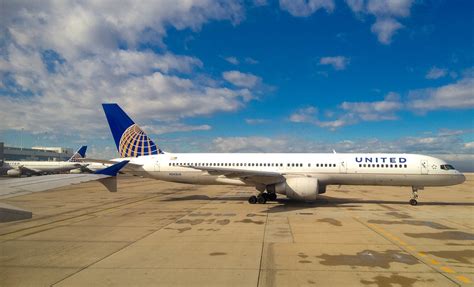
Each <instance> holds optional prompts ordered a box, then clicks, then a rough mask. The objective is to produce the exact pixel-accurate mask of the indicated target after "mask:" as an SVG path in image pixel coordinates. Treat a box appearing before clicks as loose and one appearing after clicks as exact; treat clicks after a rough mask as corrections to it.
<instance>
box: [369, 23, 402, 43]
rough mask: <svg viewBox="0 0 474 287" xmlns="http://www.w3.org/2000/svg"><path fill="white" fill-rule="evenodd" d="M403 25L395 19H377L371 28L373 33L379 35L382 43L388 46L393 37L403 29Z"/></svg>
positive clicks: (378, 37)
mask: <svg viewBox="0 0 474 287" xmlns="http://www.w3.org/2000/svg"><path fill="white" fill-rule="evenodd" d="M402 27H403V25H402V24H400V23H399V22H398V21H397V20H395V19H393V18H384V19H377V21H375V23H374V24H373V25H372V27H371V31H372V32H373V33H374V34H376V35H377V39H378V40H379V42H380V43H382V44H385V45H388V44H390V43H391V42H392V36H393V35H394V34H395V32H396V31H397V30H398V29H400V28H402Z"/></svg>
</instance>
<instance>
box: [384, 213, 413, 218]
mask: <svg viewBox="0 0 474 287" xmlns="http://www.w3.org/2000/svg"><path fill="white" fill-rule="evenodd" d="M385 214H386V215H390V216H393V217H396V218H400V219H407V218H412V217H411V216H410V215H408V214H406V213H404V212H403V213H402V212H396V211H392V212H387V213H385Z"/></svg>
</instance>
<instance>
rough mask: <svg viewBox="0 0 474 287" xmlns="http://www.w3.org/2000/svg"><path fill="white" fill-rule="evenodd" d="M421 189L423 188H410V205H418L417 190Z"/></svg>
mask: <svg viewBox="0 0 474 287" xmlns="http://www.w3.org/2000/svg"><path fill="white" fill-rule="evenodd" d="M419 189H423V187H417V186H412V187H411V193H412V198H411V199H410V204H411V205H413V206H415V205H417V204H418V201H417V199H418V190H419Z"/></svg>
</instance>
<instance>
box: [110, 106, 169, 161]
mask: <svg viewBox="0 0 474 287" xmlns="http://www.w3.org/2000/svg"><path fill="white" fill-rule="evenodd" d="M102 107H103V108H104V112H105V116H106V117H107V121H108V122H109V127H110V130H111V131H112V135H113V136H114V140H115V145H116V146H117V150H118V152H119V154H120V156H121V157H137V156H142V155H152V154H158V153H161V151H160V150H159V149H158V147H157V146H156V145H155V143H154V142H153V141H152V140H151V139H150V138H149V137H148V136H147V135H146V134H145V132H144V131H143V130H142V129H141V128H140V127H139V126H138V125H137V124H135V123H134V122H133V121H132V119H131V118H130V117H129V116H128V115H127V114H126V113H125V112H124V111H123V110H122V109H121V108H120V107H119V105H117V104H102Z"/></svg>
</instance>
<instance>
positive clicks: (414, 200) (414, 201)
mask: <svg viewBox="0 0 474 287" xmlns="http://www.w3.org/2000/svg"><path fill="white" fill-rule="evenodd" d="M410 204H411V205H413V206H415V205H417V204H418V201H416V199H410Z"/></svg>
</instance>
